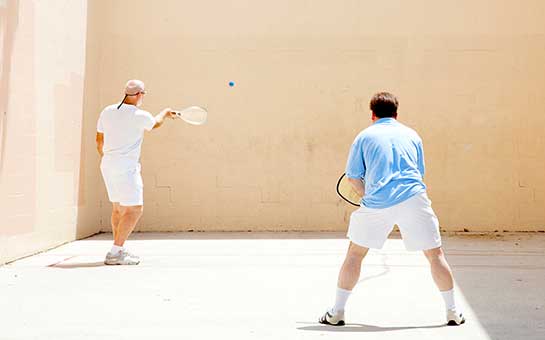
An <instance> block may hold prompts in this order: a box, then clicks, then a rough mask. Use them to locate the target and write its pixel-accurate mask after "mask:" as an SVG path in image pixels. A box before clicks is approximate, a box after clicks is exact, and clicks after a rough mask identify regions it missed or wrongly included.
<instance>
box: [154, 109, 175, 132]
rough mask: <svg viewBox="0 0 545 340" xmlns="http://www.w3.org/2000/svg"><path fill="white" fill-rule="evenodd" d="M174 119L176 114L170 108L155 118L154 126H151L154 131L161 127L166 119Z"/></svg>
mask: <svg viewBox="0 0 545 340" xmlns="http://www.w3.org/2000/svg"><path fill="white" fill-rule="evenodd" d="M175 117H176V114H175V113H174V112H173V111H172V109H171V108H166V109H163V111H161V112H160V113H159V114H158V115H157V116H155V122H156V123H155V125H154V126H153V128H154V129H157V128H159V127H161V125H163V123H164V122H165V119H166V118H170V119H173V118H175Z"/></svg>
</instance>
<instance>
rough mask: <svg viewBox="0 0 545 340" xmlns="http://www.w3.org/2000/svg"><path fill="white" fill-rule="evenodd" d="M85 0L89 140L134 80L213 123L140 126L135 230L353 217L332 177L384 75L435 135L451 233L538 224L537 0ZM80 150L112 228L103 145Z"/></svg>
mask: <svg viewBox="0 0 545 340" xmlns="http://www.w3.org/2000/svg"><path fill="white" fill-rule="evenodd" d="M92 6H93V7H95V10H96V11H97V15H96V16H93V17H92V21H91V22H90V25H96V26H97V27H95V28H93V29H90V31H93V30H94V31H95V32H96V35H97V36H98V37H99V38H97V40H98V41H99V42H100V43H98V44H97V45H96V46H94V47H93V51H89V53H93V60H95V61H96V64H95V68H93V69H92V72H93V73H94V74H93V75H92V78H93V79H92V80H90V79H86V87H87V88H88V89H89V90H91V91H93V92H86V95H87V97H86V106H85V112H86V120H85V125H84V126H85V136H86V142H85V143H88V142H89V143H91V140H92V135H93V134H94V128H95V127H94V124H95V122H96V118H97V115H98V112H99V111H100V109H101V108H102V107H103V106H105V105H107V104H110V103H112V102H114V101H117V100H118V99H119V97H120V90H121V88H122V85H123V83H124V82H125V80H127V79H129V78H140V79H143V80H145V81H146V83H147V86H148V89H149V93H148V95H147V97H146V102H145V107H146V108H147V109H149V110H150V111H152V112H157V111H158V110H160V109H161V108H162V107H164V106H173V107H176V108H181V107H184V106H188V105H192V104H197V105H204V106H206V107H208V109H209V111H210V121H209V123H208V124H207V125H206V126H203V127H194V126H189V125H186V124H184V123H182V122H176V123H173V124H168V125H167V126H166V127H165V128H162V129H161V130H159V131H155V132H152V133H150V134H149V135H148V136H147V137H146V141H145V145H144V148H143V160H142V163H143V174H144V183H145V202H146V203H145V205H146V208H145V213H144V217H143V219H142V221H141V223H140V224H139V226H138V229H139V230H187V229H202V230H250V229H251V230H266V229H267V230H291V229H297V230H344V229H345V228H346V223H347V220H348V216H349V213H350V211H351V210H352V209H351V208H350V207H348V206H347V205H346V204H344V203H343V202H341V201H340V200H339V199H338V198H337V197H336V194H335V190H334V185H335V182H336V180H337V177H338V175H339V174H340V173H341V172H342V171H343V168H344V163H345V159H346V156H347V152H348V148H349V145H350V143H351V141H352V139H353V138H354V136H355V135H356V134H357V133H358V131H359V130H360V129H362V128H364V127H366V126H368V125H369V119H368V109H367V107H368V100H369V98H370V96H371V95H372V94H373V93H374V92H376V91H378V90H383V89H385V90H390V91H393V92H394V93H396V94H397V95H398V96H399V98H400V101H401V107H400V112H401V113H400V119H401V121H402V122H404V123H406V124H408V125H410V126H412V127H414V128H415V129H416V130H418V132H419V133H420V134H421V135H422V137H423V139H424V141H425V148H426V152H427V153H426V156H427V166H428V174H427V177H426V182H427V184H428V185H429V192H430V195H431V197H432V199H433V201H434V207H435V208H436V211H437V213H438V215H439V217H440V220H441V222H442V226H443V228H444V229H448V230H460V229H463V228H469V229H470V230H496V229H497V230H504V229H505V230H543V229H545V209H544V208H545V206H544V204H545V178H544V177H545V176H544V170H545V157H543V151H544V150H545V138H544V137H543V136H544V135H543V131H544V130H545V114H544V113H545V112H544V107H545V97H544V96H543V95H542V93H543V89H544V88H545V63H543V60H545V47H544V46H545V25H543V21H544V19H545V2H543V1H539V0H534V1H524V5H521V3H520V2H519V1H514V0H512V1H506V0H504V1H497V0H488V1H485V0H476V1H475V0H471V1H470V0H463V1H450V2H433V3H431V2H430V1H424V0H420V1H403V0H398V1H386V2H384V1H382V2H380V1H360V0H353V1H341V2H338V1H337V2H331V1H243V0H237V1H206V0H205V1H199V2H195V1H174V0H172V1H166V0H163V1H153V2H150V1H144V0H140V1H134V0H131V1H128V0H127V1H115V2H109V1H101V2H100V1H99V2H93V5H92ZM97 23H99V24H97ZM88 71H89V70H88ZM231 80H232V81H235V82H236V86H235V87H233V88H230V87H228V85H227V83H228V82H229V81H231ZM89 96H92V97H93V98H88V97H89ZM85 153H86V155H85V160H86V164H85V172H86V173H87V176H86V177H85V181H86V183H85V186H84V187H85V195H86V197H88V201H89V202H91V201H93V200H98V201H97V202H96V203H95V204H96V206H95V210H93V212H100V216H101V221H102V222H101V225H102V230H109V225H108V213H109V210H108V202H107V198H106V194H105V191H104V188H103V184H102V181H101V179H100V176H99V172H98V168H97V167H98V158H97V157H96V154H95V151H94V150H93V148H92V146H91V145H88V147H86V148H85ZM89 204H91V203H89Z"/></svg>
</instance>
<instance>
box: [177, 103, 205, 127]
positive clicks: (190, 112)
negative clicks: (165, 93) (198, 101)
mask: <svg viewBox="0 0 545 340" xmlns="http://www.w3.org/2000/svg"><path fill="white" fill-rule="evenodd" d="M172 112H173V113H174V114H175V115H176V117H177V118H181V119H183V120H184V121H185V122H187V123H189V124H192V125H202V124H204V123H206V119H207V117H208V112H207V111H206V110H205V109H203V108H202V107H199V106H190V107H188V108H186V109H183V110H181V111H172Z"/></svg>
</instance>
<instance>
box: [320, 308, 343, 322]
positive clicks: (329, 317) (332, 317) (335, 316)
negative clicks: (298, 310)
mask: <svg viewBox="0 0 545 340" xmlns="http://www.w3.org/2000/svg"><path fill="white" fill-rule="evenodd" d="M318 322H319V323H321V324H324V325H331V326H344V311H339V312H337V313H333V311H332V310H328V311H327V312H325V314H324V315H323V316H322V317H320V319H318Z"/></svg>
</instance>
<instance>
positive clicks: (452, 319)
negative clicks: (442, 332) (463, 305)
mask: <svg viewBox="0 0 545 340" xmlns="http://www.w3.org/2000/svg"><path fill="white" fill-rule="evenodd" d="M464 322H466V319H465V318H464V316H463V315H462V313H460V312H457V311H456V310H452V309H449V310H448V311H447V325H449V326H459V325H461V324H463V323H464Z"/></svg>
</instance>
